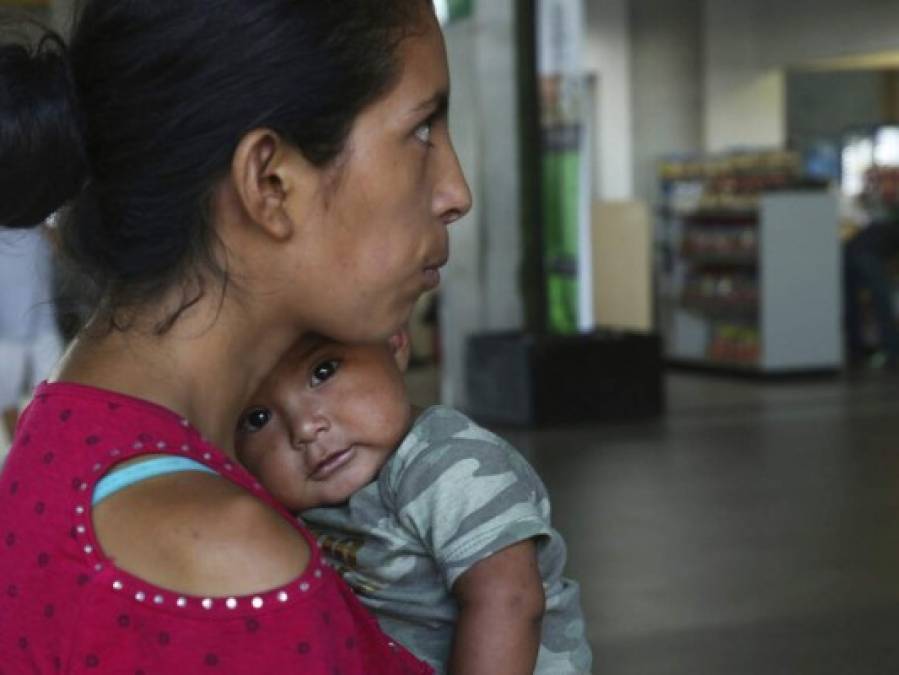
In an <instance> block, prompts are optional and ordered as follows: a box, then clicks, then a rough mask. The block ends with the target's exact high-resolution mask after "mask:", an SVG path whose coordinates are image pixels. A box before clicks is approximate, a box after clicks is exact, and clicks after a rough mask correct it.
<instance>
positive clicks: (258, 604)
mask: <svg viewBox="0 0 899 675" xmlns="http://www.w3.org/2000/svg"><path fill="white" fill-rule="evenodd" d="M264 604H265V602H264V601H263V600H262V598H260V597H255V598H253V601H252V605H253V609H262V605H264Z"/></svg>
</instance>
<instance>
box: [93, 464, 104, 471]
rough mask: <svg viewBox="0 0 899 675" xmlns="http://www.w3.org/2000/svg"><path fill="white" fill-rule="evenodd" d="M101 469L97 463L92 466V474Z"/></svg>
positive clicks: (101, 466) (100, 465)
mask: <svg viewBox="0 0 899 675" xmlns="http://www.w3.org/2000/svg"><path fill="white" fill-rule="evenodd" d="M102 468H103V465H102V464H100V463H99V462H98V463H96V464H94V473H96V472H97V471H99V470H100V469H102Z"/></svg>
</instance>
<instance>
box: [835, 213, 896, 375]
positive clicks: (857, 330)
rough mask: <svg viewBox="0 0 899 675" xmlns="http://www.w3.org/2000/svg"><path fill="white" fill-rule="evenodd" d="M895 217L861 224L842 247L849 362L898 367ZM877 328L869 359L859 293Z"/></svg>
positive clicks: (851, 363) (863, 314) (890, 367)
mask: <svg viewBox="0 0 899 675" xmlns="http://www.w3.org/2000/svg"><path fill="white" fill-rule="evenodd" d="M897 254H899V218H886V219H883V220H878V221H874V222H872V223H871V224H870V225H868V226H866V227H864V228H862V229H861V230H860V231H859V232H858V234H856V235H855V236H854V237H852V238H851V239H850V240H849V241H848V242H846V244H845V245H844V247H843V283H844V290H845V303H846V306H845V313H844V321H845V330H846V347H847V352H848V353H847V356H848V362H849V365H850V366H855V367H859V366H864V365H872V366H875V367H883V368H886V369H889V370H895V369H896V368H897V367H899V326H897V324H896V307H895V300H894V296H895V294H896V288H897V283H896V273H895V271H894V267H895V263H894V261H895V260H896V258H897ZM864 293H867V296H868V302H869V305H870V316H871V320H872V321H873V324H874V327H875V328H876V330H877V337H878V341H879V348H880V351H879V352H877V353H875V354H874V356H873V358H871V359H869V356H870V354H869V352H870V349H869V346H868V341H867V339H866V337H867V336H866V321H865V312H864V309H863V294H864Z"/></svg>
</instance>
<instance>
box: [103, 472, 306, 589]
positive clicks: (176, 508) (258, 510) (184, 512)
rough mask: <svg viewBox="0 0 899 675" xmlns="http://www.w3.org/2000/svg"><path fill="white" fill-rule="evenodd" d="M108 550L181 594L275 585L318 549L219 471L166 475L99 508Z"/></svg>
mask: <svg viewBox="0 0 899 675" xmlns="http://www.w3.org/2000/svg"><path fill="white" fill-rule="evenodd" d="M92 520H93V527H94V531H95V534H96V537H97V541H98V543H99V544H100V547H101V549H102V553H103V555H104V556H106V557H108V558H110V559H111V560H113V562H114V563H115V565H116V567H118V568H120V569H122V570H124V571H125V572H127V573H129V574H131V575H132V576H135V577H138V578H139V579H142V580H143V581H145V582H147V583H150V584H153V585H155V586H158V587H160V588H164V589H167V590H170V591H174V592H177V593H182V594H188V595H194V596H204V597H205V596H208V597H226V596H240V595H251V594H254V593H261V592H265V591H269V590H272V589H274V588H277V587H279V586H283V585H286V584H288V583H289V582H291V581H293V580H295V579H297V578H298V577H300V576H301V575H302V574H303V572H304V571H305V569H306V567H307V566H308V564H309V562H310V559H311V556H312V551H311V549H310V545H309V543H308V541H307V540H306V539H305V538H304V537H303V535H302V534H301V533H300V532H299V530H298V529H297V528H296V527H294V525H293V524H292V523H290V522H289V521H288V520H286V519H285V518H284V516H282V515H281V514H279V513H277V512H276V511H275V510H274V509H272V508H271V507H269V506H268V505H267V504H265V503H264V502H263V501H261V500H260V499H258V498H257V497H255V496H254V495H252V494H250V493H248V492H247V491H246V490H244V489H243V488H241V487H240V486H238V485H236V484H234V483H231V482H230V481H227V480H224V479H222V478H220V477H218V476H214V475H210V474H204V473H197V472H187V473H175V474H167V475H164V476H160V477H157V478H152V479H150V480H146V481H143V482H141V483H137V484H135V485H132V486H130V487H128V488H126V489H124V490H122V491H121V492H117V493H115V494H114V495H112V496H110V497H109V498H107V499H106V500H105V501H103V502H102V503H100V504H98V505H97V506H96V507H94V510H93V519H92Z"/></svg>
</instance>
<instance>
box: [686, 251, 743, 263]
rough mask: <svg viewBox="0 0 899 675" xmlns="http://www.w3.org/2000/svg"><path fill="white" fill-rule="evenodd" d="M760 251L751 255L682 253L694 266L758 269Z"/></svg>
mask: <svg viewBox="0 0 899 675" xmlns="http://www.w3.org/2000/svg"><path fill="white" fill-rule="evenodd" d="M758 255H759V254H758V251H752V252H750V253H706V252H702V251H690V250H687V251H681V257H682V258H683V259H684V260H687V261H689V262H690V263H691V264H693V265H701V266H710V267H756V266H757V265H758Z"/></svg>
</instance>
